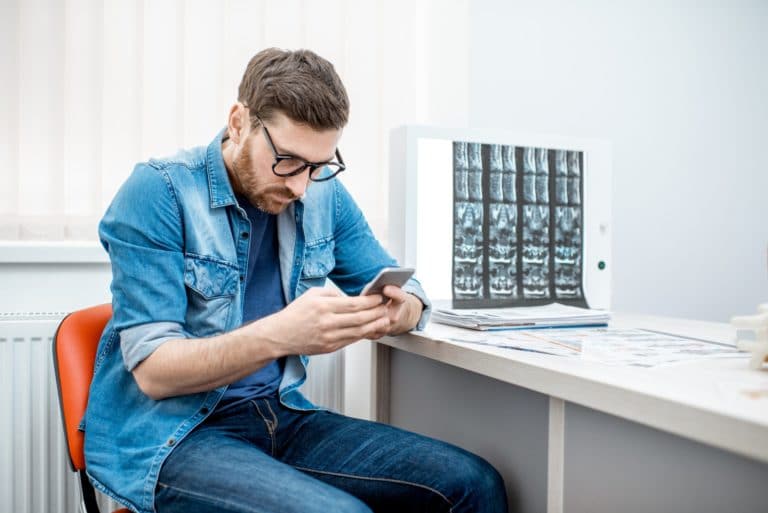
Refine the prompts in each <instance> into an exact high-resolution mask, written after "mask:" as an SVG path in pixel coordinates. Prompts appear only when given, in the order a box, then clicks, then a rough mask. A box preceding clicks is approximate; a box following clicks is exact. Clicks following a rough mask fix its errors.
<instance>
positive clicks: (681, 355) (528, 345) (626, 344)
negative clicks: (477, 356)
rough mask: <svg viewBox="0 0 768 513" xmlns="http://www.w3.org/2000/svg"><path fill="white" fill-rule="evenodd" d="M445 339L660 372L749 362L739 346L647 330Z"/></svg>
mask: <svg viewBox="0 0 768 513" xmlns="http://www.w3.org/2000/svg"><path fill="white" fill-rule="evenodd" d="M445 340H448V341H454V342H464V343H470V344H480V345H488V346H494V347H501V348H509V349H515V350H521V351H530V352H536V353H544V354H550V355H557V356H564V357H570V358H581V359H584V360H590V361H597V362H601V363H604V364H608V365H618V366H634V367H655V366H657V365H667V364H672V363H678V362H684V361H690V360H698V359H703V358H745V359H746V358H749V354H748V353H744V352H742V351H738V350H737V349H736V348H735V347H734V346H730V345H728V344H723V343H719V342H715V341H708V340H699V339H694V338H688V337H684V336H677V335H671V334H663V333H656V332H653V331H648V330H643V329H619V328H587V329H579V328H568V329H556V328H555V329H537V330H517V331H509V332H507V331H498V332H490V333H489V332H476V331H471V330H461V331H460V332H459V331H458V330H457V331H456V333H455V334H454V333H452V334H451V335H450V337H445Z"/></svg>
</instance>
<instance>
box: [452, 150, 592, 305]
mask: <svg viewBox="0 0 768 513" xmlns="http://www.w3.org/2000/svg"><path fill="white" fill-rule="evenodd" d="M583 161H584V156H583V152H580V151H570V150H565V149H548V148H534V147H524V146H513V145H502V144H482V143H475V142H454V143H453V194H454V201H453V213H454V215H453V273H452V285H453V286H452V289H453V302H454V306H456V307H462V306H464V307H467V308H480V307H492V306H524V305H533V304H545V303H550V302H553V301H558V302H563V303H568V304H574V305H579V306H585V305H586V301H585V300H584V293H583V280H582V277H583V271H582V264H583V245H584V240H583V230H582V226H583V208H582V204H583V201H582V200H583V198H582V192H581V191H582V189H583V175H582V170H583Z"/></svg>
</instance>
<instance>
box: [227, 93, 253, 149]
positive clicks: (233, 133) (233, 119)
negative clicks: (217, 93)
mask: <svg viewBox="0 0 768 513" xmlns="http://www.w3.org/2000/svg"><path fill="white" fill-rule="evenodd" d="M249 123H250V121H249V120H248V109H246V108H245V106H244V105H243V104H242V103H240V102H237V103H235V104H234V105H232V107H230V108H229V117H228V118H227V132H228V133H229V139H230V140H231V141H232V142H233V143H234V144H237V145H239V144H240V142H241V141H242V140H243V139H245V137H246V135H247V130H248V125H249Z"/></svg>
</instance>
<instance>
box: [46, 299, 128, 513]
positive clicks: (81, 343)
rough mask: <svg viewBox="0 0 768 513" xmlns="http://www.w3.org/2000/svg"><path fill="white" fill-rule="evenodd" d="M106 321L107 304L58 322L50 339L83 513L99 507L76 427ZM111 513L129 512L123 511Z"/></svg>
mask: <svg viewBox="0 0 768 513" xmlns="http://www.w3.org/2000/svg"><path fill="white" fill-rule="evenodd" d="M110 317H112V305H109V304H106V305H99V306H93V307H90V308H85V309H83V310H78V311H76V312H72V313H71V314H69V315H67V316H66V317H65V318H64V319H63V320H62V321H61V323H60V324H59V327H58V329H57V330H56V334H55V335H54V336H53V367H54V369H55V374H56V386H57V388H58V390H59V408H60V410H61V420H62V424H63V425H64V435H65V438H66V440H67V448H68V450H69V463H70V467H71V468H72V470H73V471H74V472H77V475H78V478H79V481H80V491H81V492H82V498H83V503H82V505H83V507H84V510H85V512H86V513H99V507H98V505H97V503H96V494H95V493H94V490H93V486H92V485H91V483H90V481H88V476H86V474H85V455H84V453H83V438H84V437H83V433H82V431H79V430H78V429H77V427H78V425H79V424H80V421H81V420H82V418H83V415H85V407H86V405H87V404H88V392H89V389H90V386H91V379H93V363H94V361H95V360H96V349H97V347H98V345H99V339H100V338H101V333H102V331H104V327H105V326H106V324H107V322H108V321H109V318H110ZM114 513H130V512H129V510H128V509H125V508H123V509H119V510H116V511H115V512H114Z"/></svg>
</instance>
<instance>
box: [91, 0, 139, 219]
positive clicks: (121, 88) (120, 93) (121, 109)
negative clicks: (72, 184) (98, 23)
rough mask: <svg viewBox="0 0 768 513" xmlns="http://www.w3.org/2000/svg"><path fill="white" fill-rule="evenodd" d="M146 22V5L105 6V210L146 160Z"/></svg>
mask: <svg viewBox="0 0 768 513" xmlns="http://www.w3.org/2000/svg"><path fill="white" fill-rule="evenodd" d="M141 19H142V17H141V4H140V3H134V2H124V1H122V0H106V1H105V2H104V50H103V58H104V61H103V70H104V78H103V79H104V82H103V84H104V85H103V95H102V116H103V118H102V120H103V121H102V128H103V135H102V151H101V172H102V193H101V201H102V205H101V206H102V209H103V208H105V207H106V206H107V205H108V204H109V202H110V201H111V200H112V197H113V196H114V195H115V192H117V188H118V187H119V186H120V184H121V183H122V182H123V181H124V180H125V178H126V177H127V176H128V174H129V173H130V172H131V170H132V169H133V166H134V165H135V164H136V162H137V161H138V160H139V157H140V154H141V152H140V147H141V111H142V108H141V100H142V95H141V86H142V83H143V81H142V69H143V66H142V65H141V60H140V59H141V53H140V51H139V49H140V48H141V27H142V22H141Z"/></svg>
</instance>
